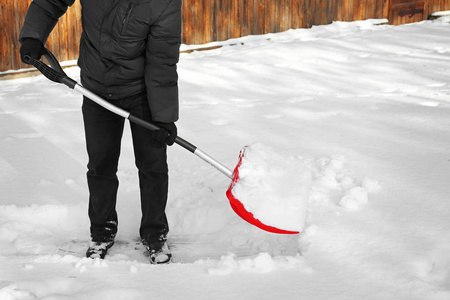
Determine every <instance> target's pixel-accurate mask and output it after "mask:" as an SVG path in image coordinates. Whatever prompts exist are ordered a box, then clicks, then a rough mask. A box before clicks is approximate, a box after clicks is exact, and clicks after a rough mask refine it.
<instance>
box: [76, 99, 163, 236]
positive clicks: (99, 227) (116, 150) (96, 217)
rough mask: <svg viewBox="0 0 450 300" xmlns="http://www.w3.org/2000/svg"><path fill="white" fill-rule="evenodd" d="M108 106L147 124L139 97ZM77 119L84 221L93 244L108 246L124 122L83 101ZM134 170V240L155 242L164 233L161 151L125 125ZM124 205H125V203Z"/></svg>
mask: <svg viewBox="0 0 450 300" xmlns="http://www.w3.org/2000/svg"><path fill="white" fill-rule="evenodd" d="M110 102H111V103H112V104H114V105H116V106H118V107H121V108H122V109H124V110H126V111H129V112H131V113H132V114H133V115H134V116H137V117H139V118H141V119H144V120H146V121H150V122H151V121H152V119H151V114H150V108H149V105H148V103H147V98H146V95H145V94H144V93H142V94H139V95H136V96H132V97H128V98H124V99H120V100H111V101H110ZM83 119H84V127H85V134H86V146H87V152H88V156H89V163H88V172H87V181H88V187H89V219H90V221H91V227H90V230H91V237H92V240H94V241H108V240H111V239H113V238H114V237H115V235H116V232H117V224H118V219H117V212H116V199H117V189H118V186H119V181H118V178H117V175H116V173H117V167H118V161H119V156H120V147H121V140H122V134H123V128H124V122H125V119H124V118H122V117H120V116H118V115H116V114H114V113H112V112H110V111H108V110H106V109H105V108H103V107H101V106H100V105H98V104H97V103H95V102H93V101H92V100H90V99H88V98H86V97H84V100H83ZM130 125H131V133H132V137H133V148H134V156H135V162H136V166H137V168H138V170H139V187H140V192H141V209H142V219H141V224H140V230H139V233H140V236H141V238H144V239H147V241H150V242H152V241H157V240H158V239H159V237H160V236H161V235H166V234H167V233H168V230H169V227H168V223H167V218H166V214H165V208H166V203H167V192H168V168H167V154H166V150H167V146H166V145H165V144H162V143H160V142H158V141H156V140H154V139H153V138H152V137H151V132H150V131H149V130H148V129H145V128H143V127H140V126H139V125H136V124H133V123H131V124H130ZM125 200H126V199H125Z"/></svg>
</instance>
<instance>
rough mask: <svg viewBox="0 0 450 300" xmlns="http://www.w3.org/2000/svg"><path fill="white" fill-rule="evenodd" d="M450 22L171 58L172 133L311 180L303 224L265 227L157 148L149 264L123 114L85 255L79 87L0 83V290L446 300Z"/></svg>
mask: <svg viewBox="0 0 450 300" xmlns="http://www.w3.org/2000/svg"><path fill="white" fill-rule="evenodd" d="M449 22H450V19H449V18H448V17H447V18H441V19H438V20H435V21H425V22H421V23H415V24H411V25H404V26H398V27H393V26H386V25H375V23H377V21H375V20H368V21H363V22H352V23H341V22H336V23H333V24H331V25H327V26H317V27H313V28H312V29H299V30H289V31H287V32H284V33H278V34H268V35H262V36H250V37H245V38H241V39H237V40H231V41H227V42H222V43H214V44H221V45H223V47H222V48H220V49H216V50H212V51H201V52H194V53H191V54H183V55H182V56H181V61H180V63H179V75H180V82H179V83H180V96H181V118H180V121H179V122H178V127H179V133H180V136H182V137H183V138H185V139H187V140H188V141H190V142H192V143H194V144H195V145H196V146H198V147H199V148H200V149H202V150H203V151H205V152H207V153H208V154H210V155H211V156H213V157H214V158H216V159H217V160H219V161H221V162H222V163H223V164H225V165H227V166H229V168H230V169H233V168H234V166H235V165H236V163H237V159H238V155H239V151H240V150H241V148H242V147H244V146H245V145H253V144H255V143H258V144H260V145H264V146H265V147H269V148H270V149H272V150H271V151H275V152H276V153H278V154H280V155H282V156H284V157H286V159H291V158H293V157H294V158H297V159H300V158H301V160H302V161H305V162H307V163H308V165H309V166H310V168H311V175H312V182H311V188H310V190H309V203H308V213H307V218H306V225H305V228H304V230H303V231H302V232H301V233H300V234H299V235H277V234H272V233H268V232H265V231H262V230H260V229H258V228H256V227H254V226H251V225H249V224H248V223H246V222H245V221H243V220H241V219H240V218H239V217H238V216H237V215H236V214H234V212H233V211H232V210H231V208H230V206H229V203H228V199H227V198H226V196H225V191H226V189H227V188H228V185H229V183H230V180H229V179H228V178H227V177H226V176H224V175H223V174H222V173H220V172H218V171H217V170H215V169H214V168H212V167H211V166H209V165H208V164H206V163H204V162H203V161H201V160H200V159H199V158H197V157H195V156H193V155H192V154H191V153H189V152H187V151H186V150H184V149H182V148H181V147H178V146H173V147H171V148H170V150H169V156H170V157H169V166H170V175H171V182H170V200H169V205H168V216H169V219H170V224H171V234H170V240H171V244H172V246H173V249H174V262H173V263H172V264H170V265H163V266H153V265H149V264H148V263H147V258H146V257H145V256H144V255H143V253H142V248H141V247H140V246H139V244H138V243H136V239H137V237H138V232H137V231H138V226H139V219H140V212H139V200H138V198H139V191H138V185H137V175H136V170H135V167H134V159H133V154H132V149H131V139H130V134H129V128H126V134H125V136H124V142H123V154H122V157H121V162H120V170H119V177H120V180H121V186H120V191H119V202H118V212H119V234H118V237H117V243H116V245H115V246H114V247H113V248H112V249H111V251H110V255H109V256H108V257H107V258H106V259H105V260H104V261H100V260H90V259H86V258H83V254H84V251H85V246H86V243H87V242H88V240H89V231H88V227H89V223H88V219H87V212H86V211H87V189H86V182H85V172H86V167H85V166H86V162H87V157H86V154H85V145H84V137H83V126H82V119H81V112H80V106H81V101H80V100H81V96H80V95H79V94H78V93H76V92H74V91H71V90H69V89H68V88H66V87H65V86H63V85H59V84H56V83H52V82H50V81H48V80H47V79H46V78H44V77H43V76H36V77H33V78H26V79H16V80H8V81H0V190H1V193H0V299H1V300H10V299H47V300H48V299H83V300H85V299H121V300H123V299H133V300H134V299H171V300H173V299H200V300H201V299H208V300H210V299H246V300H247V299H408V300H414V299H430V300H434V299H436V300H437V299H439V300H441V299H442V300H444V299H447V300H448V299H450V271H449V270H450V254H449V253H450V218H449V215H450V196H449V195H450V183H449V181H448V176H449V174H450V151H449V150H450V149H449V148H450V118H449V115H450V79H449V78H450V77H449V74H450V24H449ZM188 48H189V47H188V46H183V49H188ZM67 72H68V74H69V76H71V77H73V78H74V79H76V80H79V69H78V68H70V69H68V70H67Z"/></svg>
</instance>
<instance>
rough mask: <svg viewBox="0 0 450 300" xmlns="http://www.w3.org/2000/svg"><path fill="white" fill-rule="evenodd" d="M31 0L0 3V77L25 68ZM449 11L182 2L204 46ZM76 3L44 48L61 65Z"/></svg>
mask: <svg viewBox="0 0 450 300" xmlns="http://www.w3.org/2000/svg"><path fill="white" fill-rule="evenodd" d="M30 3H31V0H0V21H1V22H0V24H1V27H0V37H1V44H0V71H5V70H16V69H20V68H25V67H28V66H27V65H24V64H23V63H21V61H20V57H19V53H18V48H19V46H20V45H19V43H18V41H17V38H18V36H19V32H20V28H21V27H22V25H23V22H24V19H25V14H26V11H27V9H28V6H29V4H30ZM443 10H450V0H183V37H182V38H183V43H185V44H191V45H192V44H204V43H208V42H212V41H222V40H227V39H230V38H236V37H241V36H246V35H256V34H265V33H270V32H280V31H285V30H288V29H291V28H309V27H311V26H313V25H322V24H329V23H331V22H332V21H355V20H365V19H369V18H376V19H381V18H389V20H390V21H391V23H393V24H402V23H408V22H411V21H419V20H423V19H426V18H427V16H428V14H430V13H432V12H435V11H443ZM80 35H81V7H80V4H79V1H76V2H75V4H74V5H73V6H72V7H71V8H69V10H68V12H67V13H66V14H65V15H64V16H63V17H62V18H61V19H60V21H59V23H58V25H57V27H56V28H55V30H54V31H53V32H52V34H51V35H50V38H49V40H48V43H47V45H46V46H47V47H48V48H49V49H50V50H51V51H52V52H53V53H55V55H56V56H57V58H58V59H59V60H60V61H65V60H73V59H76V58H77V57H78V40H79V38H80Z"/></svg>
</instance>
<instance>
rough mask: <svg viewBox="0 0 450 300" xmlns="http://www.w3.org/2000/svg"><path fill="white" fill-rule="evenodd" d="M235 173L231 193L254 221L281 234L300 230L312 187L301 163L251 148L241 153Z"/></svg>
mask: <svg viewBox="0 0 450 300" xmlns="http://www.w3.org/2000/svg"><path fill="white" fill-rule="evenodd" d="M237 172H238V173H239V177H238V180H237V181H236V182H235V184H234V185H233V188H232V193H233V195H234V197H235V198H236V199H238V200H239V201H240V202H241V203H242V204H243V205H244V207H245V209H246V210H247V211H248V212H250V213H252V214H253V216H254V218H255V219H258V220H259V221H261V222H262V223H263V224H264V225H267V226H272V227H276V228H278V229H281V230H290V231H301V230H303V227H304V226H305V221H306V208H307V205H308V197H309V190H310V186H311V171H310V169H309V167H308V165H307V164H306V163H305V162H304V160H303V159H301V158H298V157H284V156H282V155H280V154H278V153H276V152H275V151H273V150H272V149H271V148H270V147H268V146H266V145H262V144H253V145H250V146H248V147H246V148H244V149H243V150H242V151H241V160H240V165H239V167H238V168H237Z"/></svg>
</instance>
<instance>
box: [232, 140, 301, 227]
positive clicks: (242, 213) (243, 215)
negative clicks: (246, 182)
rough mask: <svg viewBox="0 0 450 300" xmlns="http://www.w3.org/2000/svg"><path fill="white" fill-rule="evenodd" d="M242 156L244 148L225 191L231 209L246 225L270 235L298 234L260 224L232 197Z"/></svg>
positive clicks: (237, 180)
mask: <svg viewBox="0 0 450 300" xmlns="http://www.w3.org/2000/svg"><path fill="white" fill-rule="evenodd" d="M244 154H245V148H244V149H243V150H242V151H241V153H240V154H239V162H238V164H237V166H236V168H235V169H234V172H233V179H232V181H231V184H230V186H229V187H228V190H227V197H228V200H230V205H231V208H232V209H233V210H234V212H235V213H236V214H238V215H239V216H240V217H241V218H242V219H244V220H245V221H247V222H248V223H250V224H252V225H255V226H256V227H258V228H260V229H262V230H265V231H268V232H272V233H278V234H298V233H299V232H298V231H290V230H285V229H280V228H277V227H273V226H269V225H266V224H264V223H262V222H261V221H260V220H258V219H257V218H255V217H254V216H253V214H252V213H251V212H249V211H247V210H246V209H245V207H244V205H243V204H242V203H241V201H239V200H238V199H237V198H236V197H235V196H234V195H233V187H234V185H235V184H236V183H238V182H239V167H240V166H241V164H242V158H243V157H244Z"/></svg>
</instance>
